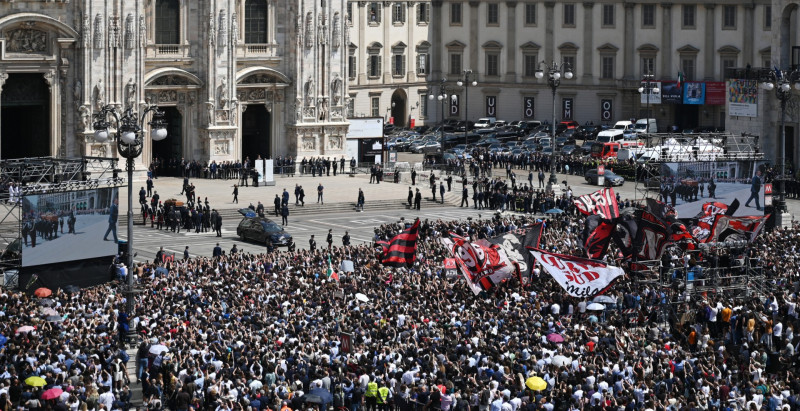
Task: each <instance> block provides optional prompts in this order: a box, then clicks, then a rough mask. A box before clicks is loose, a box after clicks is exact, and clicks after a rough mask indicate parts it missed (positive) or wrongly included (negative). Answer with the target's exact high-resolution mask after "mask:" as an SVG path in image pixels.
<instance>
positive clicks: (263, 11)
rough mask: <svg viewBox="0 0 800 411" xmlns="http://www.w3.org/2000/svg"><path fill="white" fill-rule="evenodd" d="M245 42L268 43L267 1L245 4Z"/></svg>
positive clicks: (254, 0) (250, 1) (255, 0)
mask: <svg viewBox="0 0 800 411" xmlns="http://www.w3.org/2000/svg"><path fill="white" fill-rule="evenodd" d="M244 42H245V43H252V44H264V43H266V42H267V0H247V1H246V2H245V4H244Z"/></svg>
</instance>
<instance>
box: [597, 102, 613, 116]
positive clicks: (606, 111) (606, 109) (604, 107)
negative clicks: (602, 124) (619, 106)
mask: <svg viewBox="0 0 800 411" xmlns="http://www.w3.org/2000/svg"><path fill="white" fill-rule="evenodd" d="M600 118H601V119H602V120H603V121H612V120H614V101H613V100H611V99H602V100H600Z"/></svg>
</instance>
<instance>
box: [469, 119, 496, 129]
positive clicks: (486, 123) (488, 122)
mask: <svg viewBox="0 0 800 411" xmlns="http://www.w3.org/2000/svg"><path fill="white" fill-rule="evenodd" d="M496 122H497V119H496V118H494V117H482V118H479V119H478V121H477V122H475V124H474V127H475V128H489V127H495V123H496Z"/></svg>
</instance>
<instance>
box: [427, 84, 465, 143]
mask: <svg viewBox="0 0 800 411" xmlns="http://www.w3.org/2000/svg"><path fill="white" fill-rule="evenodd" d="M446 83H447V78H445V77H442V79H441V80H440V81H439V94H438V95H437V96H436V99H437V100H439V144H440V147H439V151H441V152H442V154H444V103H445V101H447V87H446V85H445V84H446ZM431 91H433V90H431ZM433 99H434V96H433V93H431V94H428V100H430V101H433ZM465 150H466V148H465Z"/></svg>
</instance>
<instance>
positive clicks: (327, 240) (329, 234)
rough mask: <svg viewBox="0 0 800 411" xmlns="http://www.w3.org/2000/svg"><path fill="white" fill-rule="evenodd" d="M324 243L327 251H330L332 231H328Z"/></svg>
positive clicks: (330, 229)
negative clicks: (326, 244) (326, 245)
mask: <svg viewBox="0 0 800 411" xmlns="http://www.w3.org/2000/svg"><path fill="white" fill-rule="evenodd" d="M325 242H326V243H328V250H329V251H330V249H331V247H333V229H332V228H329V229H328V237H326V238H325Z"/></svg>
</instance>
